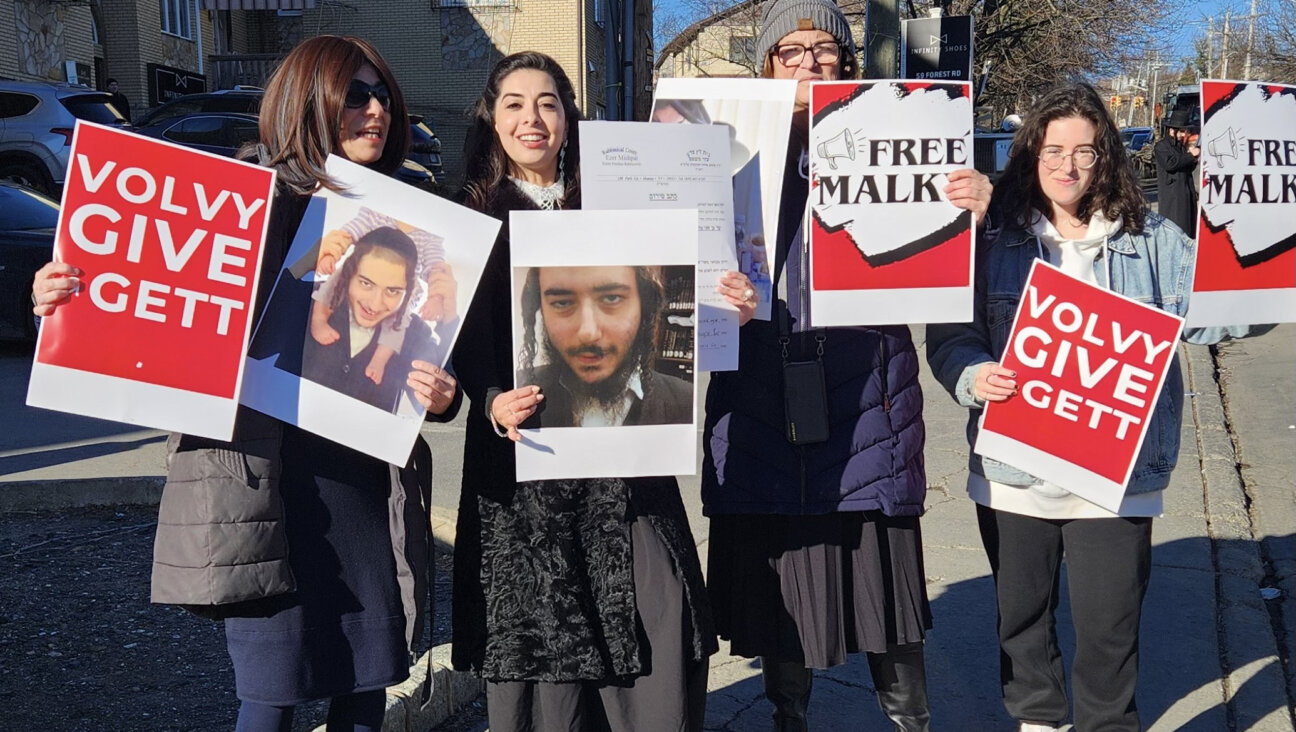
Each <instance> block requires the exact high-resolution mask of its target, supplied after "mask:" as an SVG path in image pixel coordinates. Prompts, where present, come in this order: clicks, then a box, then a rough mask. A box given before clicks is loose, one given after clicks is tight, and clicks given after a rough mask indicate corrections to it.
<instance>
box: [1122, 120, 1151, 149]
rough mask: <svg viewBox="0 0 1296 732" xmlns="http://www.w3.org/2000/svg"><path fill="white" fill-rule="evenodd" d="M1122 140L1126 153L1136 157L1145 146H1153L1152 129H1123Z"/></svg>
mask: <svg viewBox="0 0 1296 732" xmlns="http://www.w3.org/2000/svg"><path fill="white" fill-rule="evenodd" d="M1121 138H1122V139H1123V140H1124V142H1125V151H1126V152H1128V153H1129V154H1131V155H1134V154H1136V153H1138V151H1140V150H1142V149H1143V147H1144V146H1145V145H1150V144H1152V128H1151V127H1124V128H1122V129H1121Z"/></svg>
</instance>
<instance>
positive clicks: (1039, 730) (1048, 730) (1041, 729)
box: [1017, 722, 1062, 732]
mask: <svg viewBox="0 0 1296 732" xmlns="http://www.w3.org/2000/svg"><path fill="white" fill-rule="evenodd" d="M1017 732H1062V728H1061V727H1053V726H1050V725H1047V724H1035V723H1034V722H1022V723H1021V726H1020V727H1018V728H1017Z"/></svg>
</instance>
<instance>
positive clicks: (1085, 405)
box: [973, 260, 1183, 511]
mask: <svg viewBox="0 0 1296 732" xmlns="http://www.w3.org/2000/svg"><path fill="white" fill-rule="evenodd" d="M1182 330H1183V319H1182V318H1179V317H1176V316H1174V315H1170V314H1169V313H1166V312H1164V311H1161V310H1157V309H1156V308H1154V307H1151V306H1149V305H1144V304H1143V303H1140V302H1137V301H1135V300H1131V299H1129V298H1126V297H1124V296H1123V295H1118V294H1115V293H1113V292H1111V291H1109V290H1107V289H1105V288H1102V287H1097V286H1095V285H1091V284H1089V283H1086V282H1082V281H1080V280H1077V279H1075V278H1073V277H1070V276H1068V275H1065V274H1062V272H1061V271H1060V270H1058V269H1057V268H1056V267H1053V266H1052V265H1049V264H1046V263H1044V262H1042V261H1040V260H1035V263H1034V265H1032V267H1031V271H1030V276H1029V277H1028V278H1027V280H1026V291H1025V293H1024V294H1023V297H1022V300H1021V304H1020V306H1019V307H1018V309H1017V315H1016V318H1015V319H1014V321H1013V326H1012V332H1011V335H1010V337H1009V340H1008V346H1007V348H1006V349H1005V352H1004V354H1003V357H1002V359H1001V360H1000V363H1001V364H1002V365H1003V366H1004V367H1006V368H1009V369H1012V370H1014V371H1016V372H1017V384H1018V394H1017V396H1014V397H1011V398H1009V399H1008V400H1007V401H1004V402H991V403H989V404H987V405H986V408H985V414H984V415H983V416H982V421H981V431H980V433H979V434H978V435H977V441H976V445H974V446H973V450H974V451H975V452H976V453H977V454H979V455H984V456H986V457H989V458H993V459H995V460H998V461H1000V462H1003V463H1007V464H1008V465H1012V466H1013V467H1016V468H1019V469H1021V470H1025V471H1026V472H1028V473H1030V474H1031V475H1034V476H1036V477H1038V478H1041V479H1043V480H1045V481H1048V482H1050V483H1053V484H1055V485H1057V486H1059V487H1061V488H1064V489H1066V490H1068V491H1070V492H1072V493H1074V494H1076V495H1078V496H1080V497H1081V498H1084V499H1086V500H1088V501H1090V502H1092V503H1096V504H1098V505H1099V506H1102V507H1103V508H1106V509H1108V510H1109V511H1118V510H1119V509H1120V504H1121V501H1122V500H1123V498H1124V496H1125V486H1126V484H1127V483H1128V482H1129V476H1130V472H1131V471H1132V470H1133V469H1134V462H1135V460H1136V458H1137V457H1138V454H1139V450H1140V449H1141V448H1142V446H1143V438H1144V436H1145V435H1146V434H1147V427H1148V422H1149V420H1150V419H1151V417H1152V413H1153V409H1154V408H1155V407H1156V402H1157V398H1158V397H1159V396H1160V394H1161V386H1162V384H1164V383H1165V378H1166V373H1167V372H1168V371H1169V369H1170V362H1171V361H1172V360H1173V359H1174V355H1175V345H1176V344H1177V343H1178V342H1179V335H1180V333H1181V332H1182Z"/></svg>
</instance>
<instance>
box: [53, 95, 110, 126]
mask: <svg viewBox="0 0 1296 732" xmlns="http://www.w3.org/2000/svg"><path fill="white" fill-rule="evenodd" d="M110 99H111V97H109V96H108V95H107V94H81V95H78V96H75V97H63V98H62V99H60V100H59V102H60V103H61V104H62V105H63V106H64V107H66V108H67V111H69V112H71V113H72V116H73V117H76V118H77V119H83V120H85V121H87V122H98V123H99V124H101V125H123V124H126V118H125V117H123V116H121V113H119V112H118V111H117V108H116V107H114V106H112V104H110V103H109V100H110Z"/></svg>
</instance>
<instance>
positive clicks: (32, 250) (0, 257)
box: [0, 181, 59, 341]
mask: <svg viewBox="0 0 1296 732" xmlns="http://www.w3.org/2000/svg"><path fill="white" fill-rule="evenodd" d="M58 214H59V205H58V202H57V201H55V200H54V199H52V198H50V197H49V196H46V195H44V194H43V193H40V192H38V191H34V190H32V189H30V188H27V187H26V186H21V185H18V184H16V183H10V182H7V181H0V338H4V339H21V340H28V341H33V340H35V339H36V319H35V317H34V316H33V315H32V304H31V291H32V279H33V278H34V277H35V276H36V270H38V269H40V268H41V267H43V266H45V263H46V262H48V261H50V260H51V259H52V258H53V257H54V227H55V225H56V224H57V223H58Z"/></svg>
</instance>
